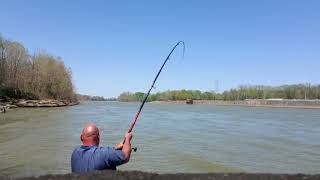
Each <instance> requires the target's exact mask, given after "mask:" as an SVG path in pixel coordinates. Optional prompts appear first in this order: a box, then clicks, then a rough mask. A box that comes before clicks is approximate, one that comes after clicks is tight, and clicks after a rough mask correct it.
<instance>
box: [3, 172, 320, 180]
mask: <svg viewBox="0 0 320 180" xmlns="http://www.w3.org/2000/svg"><path fill="white" fill-rule="evenodd" d="M0 179H6V180H7V179H15V178H12V177H0ZM16 179H26V180H34V179H37V180H42V179H60V180H64V179H109V180H113V179H115V180H131V179H139V180H146V179H151V180H164V179H172V180H189V179H190V180H197V179H207V180H209V179H211V180H319V179H320V174H315V175H306V174H263V173H256V174H249V173H199V174H191V173H177V174H157V173H148V172H141V171H110V170H106V171H97V172H94V173H83V174H77V173H70V174H64V175H45V176H39V177H27V178H16Z"/></svg>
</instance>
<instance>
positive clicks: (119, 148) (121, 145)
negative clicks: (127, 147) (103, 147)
mask: <svg viewBox="0 0 320 180" xmlns="http://www.w3.org/2000/svg"><path fill="white" fill-rule="evenodd" d="M122 147H123V143H119V144H116V145H115V146H114V148H115V149H117V150H121V149H122Z"/></svg>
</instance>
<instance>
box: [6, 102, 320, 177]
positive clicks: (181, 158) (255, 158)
mask: <svg viewBox="0 0 320 180" xmlns="http://www.w3.org/2000/svg"><path fill="white" fill-rule="evenodd" d="M138 108H139V104H138V103H119V102H83V103H81V104H80V105H77V106H72V107H62V108H32V109H15V110H10V111H8V112H7V113H6V114H0V175H10V176H18V177H21V176H33V175H43V174H49V173H50V174H61V173H69V172H70V156H71V153H72V151H73V148H74V147H75V146H77V145H78V144H79V143H80V138H79V136H80V133H81V130H82V127H83V126H84V125H85V124H86V123H88V122H93V123H96V124H97V126H98V127H99V128H100V131H101V132H100V133H101V145H103V146H105V145H110V146H113V145H114V144H116V143H118V142H120V141H122V139H123V135H124V133H125V131H126V130H127V129H128V128H129V126H130V123H131V121H132V120H133V117H134V115H135V113H136V111H137V109H138ZM132 144H133V146H136V147H138V151H137V152H135V153H134V152H133V154H132V158H131V161H130V162H129V163H128V164H126V165H123V166H120V167H119V168H118V169H120V170H141V171H148V172H158V173H167V172H169V173H176V172H266V173H269V172H271V173H320V110H318V109H282V108H257V107H237V106H214V105H181V104H180V105H175V104H152V103H147V104H146V105H145V108H144V109H143V112H142V114H141V118H140V119H139V121H138V123H137V125H136V128H135V130H134V138H133V142H132Z"/></svg>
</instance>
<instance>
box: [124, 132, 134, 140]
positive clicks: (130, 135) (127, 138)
mask: <svg viewBox="0 0 320 180" xmlns="http://www.w3.org/2000/svg"><path fill="white" fill-rule="evenodd" d="M124 137H125V138H126V141H129V142H130V141H131V139H132V132H129V133H126V135H125V136H124Z"/></svg>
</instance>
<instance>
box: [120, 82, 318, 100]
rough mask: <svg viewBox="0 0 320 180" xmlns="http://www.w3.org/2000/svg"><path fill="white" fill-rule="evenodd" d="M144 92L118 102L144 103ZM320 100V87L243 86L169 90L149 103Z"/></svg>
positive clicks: (303, 85)
mask: <svg viewBox="0 0 320 180" xmlns="http://www.w3.org/2000/svg"><path fill="white" fill-rule="evenodd" d="M144 96H145V93H143V92H136V93H131V92H123V93H121V94H120V95H119V97H118V101H124V102H130V101H142V100H143V98H144ZM270 98H281V99H320V85H311V84H293V85H283V86H277V87H272V86H250V85H242V86H239V87H238V88H234V89H230V90H228V91H224V92H222V93H216V92H214V91H210V92H209V91H205V92H202V91H199V90H168V91H164V92H157V93H154V94H150V96H149V97H148V101H178V100H187V99H193V100H224V101H235V100H245V99H270Z"/></svg>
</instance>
